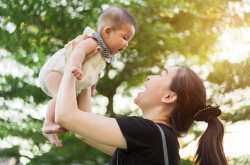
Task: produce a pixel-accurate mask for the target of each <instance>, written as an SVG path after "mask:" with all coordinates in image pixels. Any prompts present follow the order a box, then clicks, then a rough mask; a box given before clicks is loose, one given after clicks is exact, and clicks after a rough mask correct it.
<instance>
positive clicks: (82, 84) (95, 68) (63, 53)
mask: <svg viewBox="0 0 250 165" xmlns="http://www.w3.org/2000/svg"><path fill="white" fill-rule="evenodd" d="M93 33H95V31H94V30H93V29H91V28H90V27H86V28H85V30H84V32H83V34H87V35H88V36H89V37H92V34H93ZM81 41H82V40H79V39H78V40H77V39H76V42H75V44H74V45H73V44H72V42H69V43H68V44H66V45H65V46H64V48H63V49H60V50H59V51H57V52H56V53H55V54H54V55H53V56H52V57H51V58H50V59H49V60H48V61H47V62H46V63H45V64H44V65H43V67H42V69H41V71H40V74H39V82H40V85H41V88H42V90H43V91H44V92H45V93H46V94H47V95H49V96H51V97H52V95H51V93H50V92H49V91H48V89H47V87H46V85H45V81H44V79H45V76H46V75H47V74H48V73H49V72H51V71H58V72H60V73H62V74H63V72H64V66H65V60H66V59H70V55H71V53H72V52H73V50H74V48H75V47H76V46H77V44H79V43H80V42H81ZM96 49H99V50H98V53H97V54H96V55H94V56H93V57H91V58H90V59H89V60H88V61H86V62H85V63H83V65H82V71H83V74H84V75H83V78H82V79H81V80H80V81H78V80H76V86H75V90H76V94H77V95H78V94H79V93H80V92H81V90H82V89H85V88H88V87H90V86H92V85H94V84H95V83H96V82H97V80H98V74H99V73H100V72H101V71H102V70H103V69H104V68H105V67H106V61H107V58H104V57H103V56H102V54H101V49H102V47H101V46H100V45H99V44H98V46H97V48H96Z"/></svg>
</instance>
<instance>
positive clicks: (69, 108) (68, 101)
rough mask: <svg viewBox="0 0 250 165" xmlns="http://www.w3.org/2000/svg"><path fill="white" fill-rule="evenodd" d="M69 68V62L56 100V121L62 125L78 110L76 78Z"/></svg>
mask: <svg viewBox="0 0 250 165" xmlns="http://www.w3.org/2000/svg"><path fill="white" fill-rule="evenodd" d="M69 68H70V65H69V62H68V61H67V62H66V64H65V68H64V74H63V78H62V81H61V84H60V87H59V91H58V95H57V100H56V108H55V120H56V122H58V123H61V122H62V120H63V119H65V118H66V117H69V116H70V114H72V113H74V111H76V110H77V109H78V108H77V101H76V92H75V78H74V76H73V75H71V72H70V69H69Z"/></svg>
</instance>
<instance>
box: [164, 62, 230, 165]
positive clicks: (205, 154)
mask: <svg viewBox="0 0 250 165" xmlns="http://www.w3.org/2000/svg"><path fill="white" fill-rule="evenodd" d="M169 88H170V90H172V91H173V92H175V93H176V95H177V104H176V107H175V108H174V109H173V111H172V113H171V124H172V127H173V129H174V131H175V133H176V135H177V136H178V137H182V136H184V135H186V134H187V133H188V130H189V129H190V127H191V126H192V124H193V122H194V115H195V114H196V113H197V112H198V111H199V110H201V109H204V108H205V107H206V90H205V87H204V84H203V82H202V80H201V79H200V78H199V76H198V75H197V74H196V73H195V72H194V71H192V70H191V69H189V68H187V67H185V66H181V67H179V69H178V72H177V74H176V76H175V77H174V78H173V80H172V82H171V84H170V87H169ZM223 136H224V126H223V124H222V123H221V121H220V120H219V119H218V118H217V117H214V118H210V119H209V120H208V127H207V129H206V131H205V132H204V133H203V134H202V136H201V138H200V140H199V142H198V149H197V151H196V154H195V163H194V164H198V165H228V162H227V159H226V157H225V154H224V150H223V144H222V143H223Z"/></svg>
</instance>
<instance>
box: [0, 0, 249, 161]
mask: <svg viewBox="0 0 250 165" xmlns="http://www.w3.org/2000/svg"><path fill="white" fill-rule="evenodd" d="M65 2H66V3H65ZM65 2H64V1H61V0H1V1H0V36H1V40H0V49H4V50H6V51H7V52H8V55H7V56H5V55H3V54H0V59H1V60H5V59H7V60H12V61H16V62H17V63H18V65H22V66H25V67H27V68H28V69H29V70H32V71H33V74H31V75H30V74H28V73H26V72H24V71H23V72H24V76H13V75H12V74H10V73H9V72H6V73H5V72H1V73H2V74H0V105H1V109H0V128H1V129H0V139H2V140H3V141H6V139H8V138H11V139H13V138H18V140H19V141H22V142H23V143H25V144H26V143H27V144H28V146H26V147H23V146H22V144H18V145H16V144H15V143H14V142H12V141H11V142H9V143H10V144H11V147H4V148H2V149H1V151H0V155H1V156H4V157H11V156H13V157H15V158H17V160H18V161H20V158H21V157H25V158H27V159H28V160H29V161H30V163H29V164H31V165H33V164H35V165H37V164H44V165H49V164H53V165H54V164H62V165H63V164H84V165H91V164H106V163H107V162H108V160H109V158H110V157H109V156H107V155H105V154H102V153H101V152H99V151H97V150H95V149H93V148H92V147H89V146H88V145H86V144H83V143H82V142H81V141H80V140H78V139H76V138H75V136H74V135H72V134H67V135H64V136H59V138H60V139H61V141H62V143H63V145H64V146H63V147H62V148H55V147H52V146H51V145H50V144H49V143H48V141H47V140H46V139H45V138H44V137H43V135H42V132H41V127H42V122H43V120H42V119H41V118H39V117H37V116H36V117H35V115H33V113H38V109H39V106H41V105H42V104H46V103H47V101H48V100H49V99H50V98H49V97H48V96H46V95H45V94H44V93H43V92H42V90H41V89H40V87H38V86H37V85H36V83H35V81H36V80H37V77H38V74H39V71H40V69H41V67H42V65H43V64H44V63H45V61H46V60H47V59H48V58H49V57H50V56H52V55H53V54H54V53H55V52H56V51H57V50H59V49H61V48H62V47H63V46H64V44H66V43H67V42H68V41H70V40H72V39H73V38H75V37H76V36H78V35H80V34H82V32H83V30H84V28H85V27H86V26H90V27H92V28H94V29H96V28H97V27H96V22H97V20H98V16H99V14H100V13H101V12H102V11H103V6H104V5H118V6H121V7H124V8H126V9H127V10H128V11H130V12H131V13H132V14H133V15H134V16H135V17H136V19H137V22H138V24H139V29H138V31H136V34H135V36H134V38H133V39H132V40H131V42H130V43H129V48H128V49H127V50H126V51H125V52H124V53H122V54H121V55H120V56H119V55H117V57H116V62H115V63H118V62H120V63H122V64H121V67H116V66H115V65H113V66H109V67H107V68H106V70H105V75H104V76H103V77H102V78H101V79H100V82H99V83H98V86H97V90H98V92H99V94H101V95H103V96H105V97H107V98H108V99H109V104H108V105H107V113H106V115H107V116H112V117H114V116H119V115H121V114H115V113H114V110H113V98H114V96H115V94H116V91H117V88H118V87H120V86H123V87H124V93H123V95H124V96H131V94H130V89H131V88H132V87H138V86H140V85H141V84H142V82H144V81H145V80H146V77H147V75H149V74H152V68H153V67H155V66H157V67H159V68H160V69H163V68H164V66H165V63H166V60H168V59H170V58H172V57H173V56H172V55H173V54H177V56H176V57H177V58H178V57H179V56H183V57H185V58H186V59H188V60H190V61H191V64H197V65H202V64H204V63H205V64H206V63H207V61H208V60H209V58H210V55H211V54H213V53H214V52H215V51H216V49H215V47H214V45H215V43H216V41H217V38H218V36H220V35H221V34H222V32H223V29H224V28H225V27H226V25H230V27H232V28H233V27H241V26H246V25H247V24H248V25H249V23H250V19H249V18H250V15H249V13H244V14H245V17H244V18H243V19H242V18H240V17H239V16H238V15H237V14H234V15H231V14H230V12H229V9H228V2H241V1H240V0H231V1H224V0H217V1H214V0H206V1H200V0H178V1H177V0H140V1H138V0H129V1H126V2H125V1H119V0H114V1H111V2H110V1H108V0H91V1H90V0H85V1H82V0H67V1H65ZM226 20H227V22H226ZM10 25H12V26H14V27H15V30H14V31H11V32H10V30H9V29H8V28H7V27H9V26H10ZM212 29H216V30H217V32H213V30H212ZM120 63H119V64H120ZM179 64H187V63H185V62H184V63H179ZM191 64H189V65H191ZM248 66H249V59H248V60H246V61H244V62H242V63H241V64H231V63H229V62H227V61H225V62H222V63H220V62H218V63H215V64H214V65H213V67H214V71H213V72H211V73H210V75H209V76H208V78H207V81H209V82H210V83H211V84H215V86H218V89H217V88H216V90H214V91H213V93H216V92H218V90H219V91H220V92H221V93H222V94H227V93H230V92H232V91H234V90H237V89H245V88H246V87H247V86H248V84H249V77H250V76H248V74H249V72H248V70H247V69H248V68H249V67H248ZM12 67H15V66H12ZM111 70H112V71H115V72H116V75H115V77H113V78H110V77H109V74H108V73H109V72H110V71H111ZM21 71H22V70H21ZM228 73H229V74H228ZM242 75H245V76H244V77H243V78H242ZM237 76H238V78H236V77H237ZM208 101H209V102H212V101H213V102H214V100H212V99H210V100H208ZM17 102H20V104H21V105H22V106H18V105H19V104H17ZM28 110H29V112H28V113H27V111H28ZM32 111H34V112H32ZM129 113H130V111H129V110H128V111H127V112H125V114H129ZM249 116H250V115H249V106H245V107H242V108H241V109H239V110H235V112H233V113H226V114H223V116H222V117H221V118H222V119H223V120H225V121H227V122H237V121H240V120H249ZM191 133H193V134H194V135H195V137H198V136H199V135H200V133H201V132H200V131H195V130H193V131H191ZM20 150H25V152H20ZM29 152H31V153H32V154H27V153H29ZM182 162H183V164H185V165H186V164H187V165H188V164H191V162H190V161H189V160H183V161H182Z"/></svg>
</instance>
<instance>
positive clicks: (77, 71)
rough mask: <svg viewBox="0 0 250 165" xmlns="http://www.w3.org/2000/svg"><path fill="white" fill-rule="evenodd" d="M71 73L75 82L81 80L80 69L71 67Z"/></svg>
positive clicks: (81, 73)
mask: <svg viewBox="0 0 250 165" xmlns="http://www.w3.org/2000/svg"><path fill="white" fill-rule="evenodd" d="M71 73H72V75H73V76H75V78H76V79H77V80H81V79H82V76H83V72H82V71H81V69H80V68H78V67H76V66H72V67H71Z"/></svg>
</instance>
